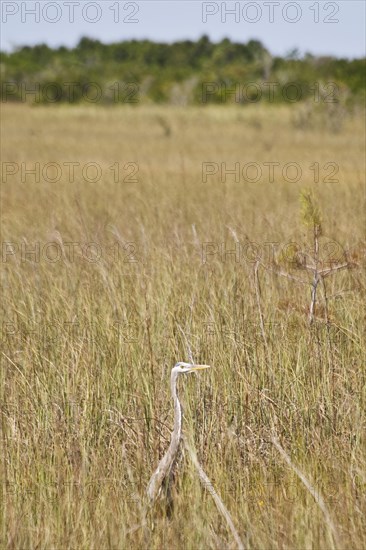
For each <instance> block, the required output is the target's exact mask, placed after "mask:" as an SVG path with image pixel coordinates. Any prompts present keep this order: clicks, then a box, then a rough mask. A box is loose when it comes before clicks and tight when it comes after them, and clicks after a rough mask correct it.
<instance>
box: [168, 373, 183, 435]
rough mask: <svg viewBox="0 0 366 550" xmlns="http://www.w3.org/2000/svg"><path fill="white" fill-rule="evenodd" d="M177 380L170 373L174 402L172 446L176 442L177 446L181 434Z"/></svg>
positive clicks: (180, 411)
mask: <svg viewBox="0 0 366 550" xmlns="http://www.w3.org/2000/svg"><path fill="white" fill-rule="evenodd" d="M177 378H178V374H177V373H175V372H174V373H172V376H171V380H170V383H171V390H172V397H173V401H174V429H173V434H172V436H173V435H174V437H172V441H171V444H173V442H176V443H177V444H179V442H180V438H181V434H182V407H181V405H180V402H179V399H178V393H177Z"/></svg>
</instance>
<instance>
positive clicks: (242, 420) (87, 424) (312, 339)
mask: <svg viewBox="0 0 366 550" xmlns="http://www.w3.org/2000/svg"><path fill="white" fill-rule="evenodd" d="M2 111H3V112H2V115H3V136H4V137H5V138H6V140H4V142H3V146H2V160H3V162H13V163H17V164H16V165H19V171H18V173H17V174H16V175H14V176H8V178H7V180H6V181H5V179H4V177H3V184H2V187H3V191H2V242H3V258H2V260H3V261H2V294H3V300H2V308H1V309H2V316H3V325H2V327H3V329H2V366H1V375H0V376H1V426H2V439H1V445H2V447H1V448H2V451H1V472H2V473H1V477H2V497H3V498H2V527H1V539H2V546H4V547H6V548H78V549H81V548H95V549H99V548H115V549H122V548H150V549H154V548H156V549H160V548H191V549H193V548H194V549H196V548H225V547H229V546H232V539H231V536H230V533H229V532H228V531H227V527H226V524H225V522H224V521H223V520H222V519H221V517H220V516H219V514H218V512H217V509H216V507H215V504H214V502H213V501H212V499H211V497H210V495H209V494H208V493H205V491H204V490H203V489H202V487H201V485H200V483H199V480H198V479H197V477H196V474H195V470H194V467H193V466H192V465H191V464H190V463H189V461H188V460H185V461H184V462H183V464H182V465H181V468H180V472H179V476H178V481H177V486H176V487H175V507H174V512H173V516H172V517H171V518H170V519H168V518H167V517H166V515H165V514H164V511H163V510H160V512H159V513H158V512H157V513H156V515H155V517H154V519H153V521H152V523H151V524H150V523H149V525H148V526H145V527H142V528H140V529H135V526H136V525H139V523H140V522H141V509H142V499H143V493H144V490H145V487H146V484H147V481H148V479H149V476H150V474H151V472H152V471H153V469H154V467H155V466H156V464H157V462H158V460H159V458H160V457H161V455H162V454H163V452H164V451H165V449H166V447H167V445H168V443H169V434H170V429H171V426H172V407H171V402H170V393H169V384H168V381H169V373H170V368H171V366H172V365H173V364H174V363H175V362H176V361H177V360H186V359H187V344H186V341H185V338H184V336H183V333H184V335H185V336H186V338H187V339H188V341H189V344H190V346H191V348H192V352H193V353H194V356H195V359H196V361H199V362H203V363H209V364H211V365H213V367H214V368H213V369H211V371H207V372H206V373H205V375H204V376H203V375H201V376H199V377H198V376H197V377H196V376H191V377H187V379H184V380H181V381H180V388H179V389H180V395H181V400H182V402H183V405H184V413H185V433H186V437H187V438H188V439H189V440H190V441H191V443H192V445H194V447H195V449H196V452H197V456H198V458H199V461H200V463H201V464H202V465H203V466H204V469H205V471H206V473H207V474H208V475H209V477H210V479H211V480H212V482H213V484H214V486H215V488H216V489H217V491H218V493H219V494H220V495H221V497H222V498H223V501H224V502H225V505H226V507H227V508H228V509H229V510H230V513H231V515H232V518H233V521H234V523H235V525H236V527H237V529H238V531H239V533H240V537H241V538H242V540H243V541H244V543H245V545H246V547H248V548H258V549H263V548H271V549H279V548H281V549H282V548H288V549H290V548H291V549H292V548H298V549H300V548H301V549H303V548H309V549H310V548H324V549H325V548H332V547H334V546H335V544H337V543H338V545H339V547H340V548H344V549H346V548H355V549H356V548H358V549H360V550H361V549H362V548H365V546H366V532H365V522H364V517H365V516H366V501H365V485H366V473H365V471H366V470H365V466H366V460H365V456H366V454H365V388H366V385H365V383H366V376H365V373H366V370H365V341H364V334H365V310H364V295H365V279H364V270H363V269H364V259H363V258H364V256H363V254H364V247H365V237H364V226H363V221H364V211H363V208H364V195H363V193H364V189H363V158H364V149H363V145H364V135H363V133H362V132H363V130H362V127H363V126H362V121H361V120H360V119H357V118H349V119H347V120H346V122H345V123H344V125H343V127H342V130H341V131H340V132H338V133H337V134H334V133H332V132H331V131H329V129H327V128H324V129H322V127H319V128H317V129H316V130H314V129H312V130H309V129H302V128H299V127H294V125H293V123H292V120H293V111H291V110H290V109H288V108H285V107H279V108H273V109H264V108H258V107H253V108H245V109H236V108H212V109H211V108H207V109H198V108H197V109H196V108H192V109H185V110H180V109H169V108H162V107H161V108H159V107H150V108H147V107H146V108H137V109H132V108H131V109H128V108H123V109H117V108H115V109H107V108H86V107H75V108H52V109H49V108H43V107H42V108H34V109H31V108H25V107H19V106H17V107H12V106H8V105H7V106H3V108H2ZM162 120H163V121H164V122H163V124H162ZM166 128H169V132H167V131H166ZM225 161H226V162H227V163H228V167H230V166H231V165H232V164H233V163H234V162H240V163H241V164H243V165H244V164H245V163H248V162H257V163H258V164H260V166H262V167H263V163H265V162H267V163H268V162H278V163H280V165H281V166H283V165H284V164H286V163H288V162H297V163H298V164H299V165H300V166H301V168H302V172H303V175H302V177H301V179H300V181H299V182H297V183H289V182H286V181H285V180H284V178H283V177H282V175H278V176H276V179H275V181H274V182H273V183H268V182H266V181H264V182H257V183H248V182H243V181H240V182H235V181H234V180H233V177H229V176H228V177H227V181H226V183H223V182H221V181H220V177H219V174H217V175H215V176H213V177H210V178H208V181H207V182H206V183H203V182H202V163H203V162H214V163H219V164H220V163H221V162H225ZM35 162H39V163H40V165H41V166H44V165H45V164H46V163H49V162H56V163H59V164H60V165H62V166H63V163H65V162H79V163H80V164H81V166H84V165H85V163H88V162H94V163H98V164H99V165H100V167H101V169H102V178H101V180H100V181H99V182H96V183H90V182H87V181H83V178H82V175H80V171H79V170H77V169H75V174H76V176H75V181H74V182H70V181H69V180H68V176H67V171H66V170H63V172H62V177H61V179H60V181H58V182H56V183H50V182H47V181H42V179H41V181H40V182H39V183H36V182H34V181H33V179H32V177H31V176H29V177H28V178H27V179H26V181H25V182H24V183H22V182H21V165H20V164H21V163H26V167H27V168H30V167H32V164H33V163H35ZM116 162H119V163H121V166H122V171H121V179H122V177H125V176H126V173H125V172H124V171H123V166H124V165H125V164H126V163H128V162H132V163H137V164H138V168H139V171H138V173H137V174H136V177H137V180H138V181H137V182H134V183H133V182H132V183H131V182H126V181H125V182H123V181H120V182H118V183H116V182H115V181H114V179H113V172H112V170H110V169H109V167H110V166H111V165H113V164H114V163H116ZM315 162H319V164H320V166H324V165H325V164H326V163H329V162H332V163H336V164H337V165H338V166H339V173H338V176H337V178H338V179H339V181H338V183H325V182H323V181H320V182H319V183H314V177H313V174H314V173H313V171H312V170H311V169H309V166H310V165H312V164H313V163H315ZM229 164H230V166H229ZM14 166H15V165H14ZM3 168H4V165H3ZM14 170H15V168H14ZM328 172H329V170H328V171H327V173H328ZM51 173H52V170H51V171H50V174H51ZM321 176H322V179H324V176H325V174H324V173H321ZM304 188H312V189H313V191H314V193H315V195H316V197H317V201H318V202H319V207H320V209H321V212H322V218H323V221H322V224H323V235H322V236H321V238H320V256H321V257H322V261H323V265H324V266H327V265H328V266H329V265H332V263H331V260H333V261H334V262H338V261H342V260H344V258H345V257H347V258H348V259H350V261H352V262H353V264H354V266H353V268H352V269H346V270H343V271H340V272H337V273H336V274H334V275H331V276H329V277H328V278H327V280H326V295H327V303H325V300H324V288H321V289H320V290H319V296H318V301H317V307H316V311H315V316H316V322H315V323H314V324H313V325H312V326H311V327H309V323H308V313H309V304H310V300H311V289H310V284H308V283H310V282H311V277H310V276H309V275H308V274H307V273H306V272H305V271H304V270H303V269H301V261H298V262H297V261H294V253H293V251H294V250H295V252H296V254H295V255H296V257H300V258H301V257H302V256H301V254H303V253H307V254H308V255H309V254H310V252H311V248H312V234H311V230H309V229H308V228H307V227H306V226H305V225H304V224H303V223H302V221H301V213H300V204H299V195H300V191H301V190H303V189H304ZM4 243H5V244H4ZM50 243H52V244H50ZM70 243H73V244H70ZM91 243H93V244H91ZM205 243H206V244H205ZM207 243H210V244H209V245H208V244H207ZM222 243H224V244H222ZM249 243H256V245H257V248H256V249H255V250H257V251H258V250H259V251H260V258H259V260H260V263H259V264H256V260H258V258H255V257H254V256H255V254H254V256H253V250H254V248H253V244H249ZM269 243H275V244H272V245H270V244H269ZM288 243H296V247H295V248H294V245H291V246H292V248H291V247H290V248H286V245H287V244H288ZM258 246H259V248H258ZM37 247H38V248H37ZM222 247H224V248H222ZM235 247H236V248H235ZM32 250H35V253H33V254H32ZM231 250H236V252H237V253H238V254H239V256H237V257H235V255H233V254H228V255H226V256H225V254H224V252H225V251H226V252H228V251H231ZM238 251H239V252H238ZM271 251H272V252H271ZM309 251H310V252H309ZM299 252H301V254H299ZM56 254H60V257H59V258H58V259H57V256H56ZM55 259H56V261H54V260H55ZM204 260H206V261H204ZM256 266H257V267H256ZM256 269H257V271H256ZM280 270H282V271H285V272H286V273H288V274H289V275H290V276H292V277H293V278H289V277H286V276H281V275H279V274H278V272H279V271H280ZM298 278H301V279H304V278H305V281H308V282H306V284H302V283H299V282H298V281H297V279H298ZM326 315H327V316H328V317H329V322H328V325H327V324H326ZM261 318H262V323H261ZM263 330H264V331H265V339H264V338H263ZM182 378H183V377H182ZM274 437H275V438H277V439H278V440H279V441H280V444H281V448H282V449H283V450H284V452H285V453H286V456H287V457H289V459H290V461H291V464H292V465H293V466H294V467H296V468H297V469H298V470H299V471H300V472H302V474H303V475H304V476H305V478H306V479H307V480H309V483H311V486H312V487H313V488H315V490H317V491H318V492H319V494H320V495H321V497H322V499H323V501H324V503H325V505H326V508H327V510H328V511H329V514H331V518H332V522H333V523H334V526H335V528H336V530H337V535H338V538H339V540H338V542H335V540H334V538H333V537H332V533H331V531H330V529H329V525H328V523H327V521H326V520H325V518H324V514H322V511H321V509H320V508H319V502H317V500H316V499H314V495H312V494H311V492H309V490H307V488H306V486H305V485H304V484H303V483H302V482H301V479H300V478H299V476H298V475H297V474H296V471H295V470H294V468H293V467H290V466H289V463H288V462H286V461H285V460H283V457H281V454H280V453H279V451H278V449H277V448H276V447H275V446H274V444H273V438H274ZM277 439H276V441H277Z"/></svg>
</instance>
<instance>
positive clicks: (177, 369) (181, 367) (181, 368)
mask: <svg viewBox="0 0 366 550" xmlns="http://www.w3.org/2000/svg"><path fill="white" fill-rule="evenodd" d="M209 368H210V365H194V364H192V363H183V362H182V361H180V362H179V363H176V364H175V365H174V367H173V369H172V373H173V372H174V373H177V374H184V373H188V372H195V371H197V370H203V369H209Z"/></svg>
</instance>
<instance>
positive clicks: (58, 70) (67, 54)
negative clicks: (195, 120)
mask: <svg viewBox="0 0 366 550" xmlns="http://www.w3.org/2000/svg"><path fill="white" fill-rule="evenodd" d="M0 67H1V80H2V85H1V100H2V102H10V101H14V102H16V101H17V102H29V103H40V104H45V103H78V102H88V103H105V104H116V103H130V104H138V103H169V104H180V105H187V104H210V103H211V104H212V103H215V104H233V103H240V104H248V103H256V102H260V101H262V102H263V101H264V102H270V103H271V102H272V103H283V102H288V103H292V102H297V101H302V100H313V101H317V102H328V103H330V102H338V101H342V102H344V103H354V102H362V101H364V100H365V74H366V72H365V58H362V59H353V60H349V59H338V58H334V57H315V56H313V55H311V54H305V55H304V56H300V55H299V54H298V52H297V51H296V50H295V51H293V52H292V53H291V54H289V55H288V56H286V57H285V58H282V57H275V56H272V55H271V53H270V52H269V51H268V50H267V49H266V48H265V47H264V46H263V45H262V44H261V43H260V42H259V41H257V40H250V41H249V42H247V43H246V44H240V43H235V42H231V41H230V40H229V39H227V38H226V39H224V40H222V41H221V42H218V43H213V42H211V41H210V40H209V38H208V37H207V36H203V37H202V38H201V39H199V40H198V41H196V42H193V41H189V40H186V41H182V42H175V43H173V44H163V43H156V42H151V41H149V40H139V41H137V40H131V41H125V42H118V43H114V44H103V43H102V42H100V41H99V40H92V39H90V38H82V39H81V40H80V42H79V43H78V45H77V46H76V47H74V48H66V47H63V46H62V47H60V48H55V49H53V48H50V47H48V46H47V45H45V44H40V45H37V46H33V47H30V46H23V47H20V48H18V49H17V50H16V51H13V52H11V53H5V52H2V53H1V65H0Z"/></svg>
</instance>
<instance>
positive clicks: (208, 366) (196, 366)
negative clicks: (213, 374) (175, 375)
mask: <svg viewBox="0 0 366 550" xmlns="http://www.w3.org/2000/svg"><path fill="white" fill-rule="evenodd" d="M210 368H211V365H192V370H202V369H210Z"/></svg>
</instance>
